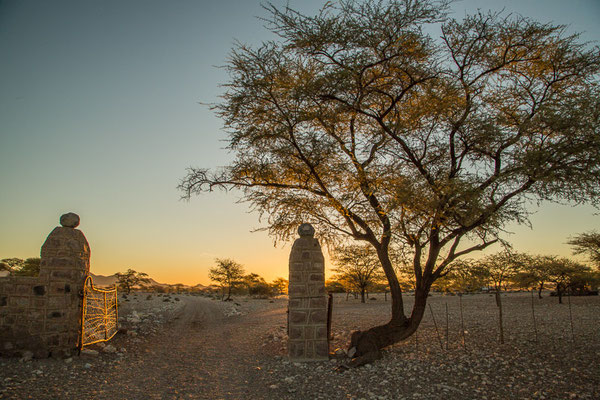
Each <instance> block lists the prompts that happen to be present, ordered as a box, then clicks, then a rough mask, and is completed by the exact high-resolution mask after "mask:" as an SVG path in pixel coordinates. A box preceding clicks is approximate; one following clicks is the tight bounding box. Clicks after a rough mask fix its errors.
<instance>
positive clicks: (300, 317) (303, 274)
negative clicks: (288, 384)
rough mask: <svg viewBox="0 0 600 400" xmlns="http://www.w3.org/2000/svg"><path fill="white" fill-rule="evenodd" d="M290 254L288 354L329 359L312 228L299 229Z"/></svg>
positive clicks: (321, 266)
mask: <svg viewBox="0 0 600 400" xmlns="http://www.w3.org/2000/svg"><path fill="white" fill-rule="evenodd" d="M298 233H299V234H300V238H298V239H296V241H295V242H294V245H293V246H292V251H291V254H290V276H289V278H290V279H289V289H288V294H289V304H288V309H289V315H288V332H289V339H288V355H289V358H290V360H293V361H317V360H327V359H328V358H329V340H328V337H327V298H326V293H325V263H324V258H323V252H322V251H321V246H320V244H319V241H318V240H317V239H315V238H314V234H315V229H314V228H313V227H312V225H310V224H302V225H300V227H299V228H298Z"/></svg>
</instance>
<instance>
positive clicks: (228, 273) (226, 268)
mask: <svg viewBox="0 0 600 400" xmlns="http://www.w3.org/2000/svg"><path fill="white" fill-rule="evenodd" d="M215 262H216V263H217V266H216V267H213V268H211V269H210V270H209V271H208V277H209V279H210V280H211V281H214V282H217V284H218V285H219V286H220V287H221V290H222V298H223V299H224V300H229V299H231V290H232V289H233V288H234V287H236V286H237V285H240V284H242V282H243V279H244V268H243V267H242V265H241V264H239V263H237V262H235V261H234V260H231V259H228V258H227V259H224V258H217V259H215ZM251 275H255V276H256V277H258V275H256V274H251ZM261 279H262V278H261ZM225 290H227V298H225Z"/></svg>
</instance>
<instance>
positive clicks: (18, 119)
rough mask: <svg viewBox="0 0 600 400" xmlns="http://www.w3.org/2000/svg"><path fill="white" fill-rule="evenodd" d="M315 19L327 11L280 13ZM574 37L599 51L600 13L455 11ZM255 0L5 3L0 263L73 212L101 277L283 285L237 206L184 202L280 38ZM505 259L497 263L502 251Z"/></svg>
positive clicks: (550, 228)
mask: <svg viewBox="0 0 600 400" xmlns="http://www.w3.org/2000/svg"><path fill="white" fill-rule="evenodd" d="M272 3H273V4H275V5H276V6H282V5H285V4H289V5H290V7H292V8H294V9H297V10H299V11H302V12H304V13H308V14H312V13H314V12H315V11H316V10H318V8H320V6H322V5H323V4H324V3H325V1H316V0H303V1H300V0H289V1H272ZM478 8H480V9H481V10H488V9H492V10H500V9H504V10H505V11H506V12H514V13H519V14H522V15H525V16H528V17H532V18H534V19H536V20H538V21H541V22H553V23H556V24H567V25H569V30H570V32H582V39H583V40H586V41H594V40H598V39H600V24H599V23H598V21H599V20H600V1H598V0H570V1H563V0H543V1H542V0H520V1H511V0H494V1H488V0H485V1H483V0H482V1H476V0H468V1H467V0H465V1H459V2H457V3H455V4H454V5H453V6H452V9H453V14H452V16H454V17H455V18H459V19H460V18H462V17H463V16H464V15H465V14H466V13H472V12H474V11H476V10H477V9H478ZM265 16H266V13H265V11H264V10H263V9H262V7H261V2H260V1H255V0H219V1H213V0H211V1H204V0H195V1H191V0H174V1H164V0H162V1H157V0H103V1H92V0H70V1H66V0H53V1H45V0H37V1H34V0H0V57H1V61H0V259H2V258H8V257H19V258H27V257H37V256H39V252H40V247H41V245H42V243H43V242H44V240H45V238H46V236H47V235H48V234H49V233H50V231H51V230H52V229H53V228H54V227H55V226H57V225H58V220H59V217H60V215H61V214H63V213H66V212H70V211H71V212H75V213H77V214H79V216H80V217H81V224H80V226H79V229H81V230H82V231H83V232H84V234H85V235H86V237H87V239H88V242H89V243H90V247H91V252H92V257H91V271H92V272H93V273H95V274H101V275H110V274H113V273H115V272H118V271H125V270H126V269H128V268H132V269H134V270H137V271H143V272H146V273H148V274H149V275H150V276H151V277H152V278H154V279H156V280H157V281H159V282H163V283H184V284H196V283H202V284H208V283H209V280H208V270H209V268H211V267H213V266H214V265H215V263H214V260H215V258H217V257H218V258H232V259H234V260H236V261H237V262H239V263H241V264H242V265H243V266H244V267H245V269H246V271H247V272H255V273H258V274H259V275H261V276H263V277H264V278H265V279H266V280H267V281H271V280H273V279H275V278H277V277H284V278H287V274H288V257H289V251H290V248H291V243H278V245H277V247H275V246H274V240H273V238H271V237H269V236H268V235H267V234H266V233H265V232H255V230H256V229H257V228H260V227H264V224H261V222H260V221H259V220H258V215H257V214H255V213H250V212H249V208H248V205H247V204H243V203H242V204H240V203H238V202H237V201H238V200H239V193H235V192H229V193H221V192H213V193H209V194H204V195H202V196H199V197H194V198H192V199H191V201H182V200H181V199H180V197H181V193H180V192H178V190H177V185H178V183H179V181H180V180H181V179H182V178H183V177H184V176H185V173H186V168H188V167H190V166H196V167H209V168H215V167H219V166H224V165H226V164H227V162H228V160H231V158H232V156H231V154H229V153H228V152H227V151H226V150H225V149H224V148H225V146H226V143H225V142H224V140H225V139H226V137H227V136H226V133H225V132H224V130H223V129H222V122H221V121H220V120H219V118H217V117H216V116H215V115H214V113H213V112H212V111H211V110H209V109H208V108H207V107H206V106H204V105H202V104H201V103H214V102H216V101H218V99H219V97H218V96H219V95H220V94H221V93H222V92H223V88H222V87H220V86H219V85H220V84H223V83H226V82H227V74H226V73H225V71H224V70H223V69H222V68H219V66H222V65H224V64H225V62H226V59H227V55H228V54H229V52H230V50H231V48H232V46H233V44H234V43H235V41H236V40H239V41H241V42H243V43H247V44H250V45H254V46H256V45H258V44H260V43H261V41H264V40H268V39H271V38H272V34H271V33H270V32H269V31H268V30H267V29H265V28H264V27H263V25H264V24H263V22H262V21H261V20H260V19H258V18H257V17H265ZM531 210H532V211H535V214H534V215H533V216H532V218H531V222H532V225H533V229H530V228H528V227H525V226H518V225H510V226H508V227H507V229H508V230H509V231H511V232H513V233H512V234H511V235H509V236H507V237H506V238H507V239H508V240H509V241H511V242H512V243H513V245H514V248H515V250H518V251H527V252H530V253H535V254H556V255H562V256H569V255H570V252H571V249H570V248H569V246H568V245H566V243H565V242H566V241H567V239H568V237H569V236H572V235H574V234H577V233H581V232H585V231H589V230H592V229H598V228H599V227H600V216H599V215H598V214H597V211H596V210H595V209H593V208H592V207H588V206H578V207H573V206H570V205H561V206H557V205H552V204H544V205H542V206H541V207H539V208H538V207H537V206H535V205H532V208H531ZM494 250H497V249H492V251H494Z"/></svg>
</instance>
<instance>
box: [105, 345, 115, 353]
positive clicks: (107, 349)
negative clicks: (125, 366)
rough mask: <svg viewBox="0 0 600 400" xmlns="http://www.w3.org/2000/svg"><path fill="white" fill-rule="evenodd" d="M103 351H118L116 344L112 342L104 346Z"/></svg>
mask: <svg viewBox="0 0 600 400" xmlns="http://www.w3.org/2000/svg"><path fill="white" fill-rule="evenodd" d="M102 351H103V352H105V353H116V352H117V348H116V347H115V346H113V345H112V344H109V345H106V346H104V348H103V349H102Z"/></svg>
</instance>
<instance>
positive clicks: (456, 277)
mask: <svg viewBox="0 0 600 400" xmlns="http://www.w3.org/2000/svg"><path fill="white" fill-rule="evenodd" d="M440 280H446V281H448V282H449V283H448V285H447V286H448V287H449V288H451V289H453V290H456V291H458V292H461V293H464V292H475V291H478V290H481V288H482V287H484V286H485V285H486V284H487V282H488V280H489V274H488V272H487V270H486V269H485V267H483V266H482V265H479V264H478V263H476V262H475V261H473V260H470V259H465V260H457V261H455V262H453V263H452V264H450V265H449V266H448V274H447V275H446V276H444V277H442V278H441V279H440Z"/></svg>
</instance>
